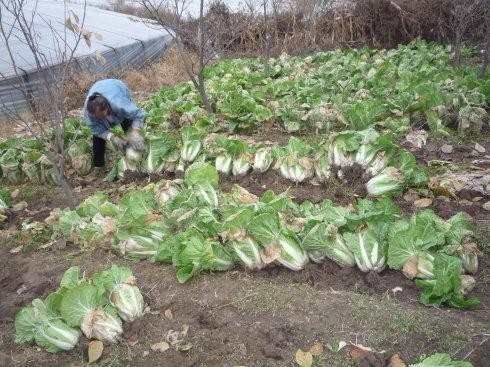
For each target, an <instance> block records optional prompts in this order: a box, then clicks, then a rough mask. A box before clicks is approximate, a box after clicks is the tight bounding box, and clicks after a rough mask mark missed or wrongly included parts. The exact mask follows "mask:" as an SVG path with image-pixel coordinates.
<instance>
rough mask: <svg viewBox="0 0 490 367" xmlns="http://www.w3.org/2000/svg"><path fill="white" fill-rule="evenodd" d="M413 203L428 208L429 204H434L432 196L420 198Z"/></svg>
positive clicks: (417, 206) (418, 206)
mask: <svg viewBox="0 0 490 367" xmlns="http://www.w3.org/2000/svg"><path fill="white" fill-rule="evenodd" d="M413 205H414V206H415V207H416V208H428V207H429V206H431V205H432V199H431V198H422V199H418V200H415V201H414V202H413Z"/></svg>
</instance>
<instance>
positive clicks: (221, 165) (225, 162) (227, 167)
mask: <svg viewBox="0 0 490 367" xmlns="http://www.w3.org/2000/svg"><path fill="white" fill-rule="evenodd" d="M231 165H232V159H231V157H230V156H229V155H227V154H221V155H219V156H217V157H216V161H215V167H216V170H217V171H218V172H221V173H223V174H225V175H229V174H230V173H231Z"/></svg>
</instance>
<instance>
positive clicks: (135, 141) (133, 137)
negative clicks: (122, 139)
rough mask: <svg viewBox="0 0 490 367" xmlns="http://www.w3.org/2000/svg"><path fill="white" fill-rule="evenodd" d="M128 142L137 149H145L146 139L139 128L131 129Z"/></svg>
mask: <svg viewBox="0 0 490 367" xmlns="http://www.w3.org/2000/svg"><path fill="white" fill-rule="evenodd" d="M128 143H129V145H130V146H131V147H132V148H133V149H135V150H139V151H142V150H145V139H143V137H142V136H141V135H140V133H139V129H131V131H130V132H129V134H128Z"/></svg>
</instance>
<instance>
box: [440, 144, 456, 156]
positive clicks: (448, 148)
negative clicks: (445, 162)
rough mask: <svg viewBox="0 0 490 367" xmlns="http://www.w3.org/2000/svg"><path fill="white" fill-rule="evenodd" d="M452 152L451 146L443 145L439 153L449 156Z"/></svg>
mask: <svg viewBox="0 0 490 367" xmlns="http://www.w3.org/2000/svg"><path fill="white" fill-rule="evenodd" d="M453 150H454V148H453V146H452V145H449V144H444V145H443V146H442V147H441V152H443V153H444V154H451V153H452V152H453Z"/></svg>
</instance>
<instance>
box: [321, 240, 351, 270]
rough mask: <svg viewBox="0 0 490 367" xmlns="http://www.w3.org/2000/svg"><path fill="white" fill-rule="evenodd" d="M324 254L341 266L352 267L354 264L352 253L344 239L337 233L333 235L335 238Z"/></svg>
mask: <svg viewBox="0 0 490 367" xmlns="http://www.w3.org/2000/svg"><path fill="white" fill-rule="evenodd" d="M326 255H327V257H328V258H329V259H330V260H333V261H335V262H336V263H337V264H339V265H340V266H342V267H352V266H354V265H355V264H356V260H355V258H354V254H353V253H352V251H351V250H349V248H348V247H347V246H346V244H345V242H344V239H343V238H342V236H341V235H340V234H339V233H337V234H336V235H335V240H334V241H333V242H332V244H331V246H329V248H328V250H327V251H326Z"/></svg>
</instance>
